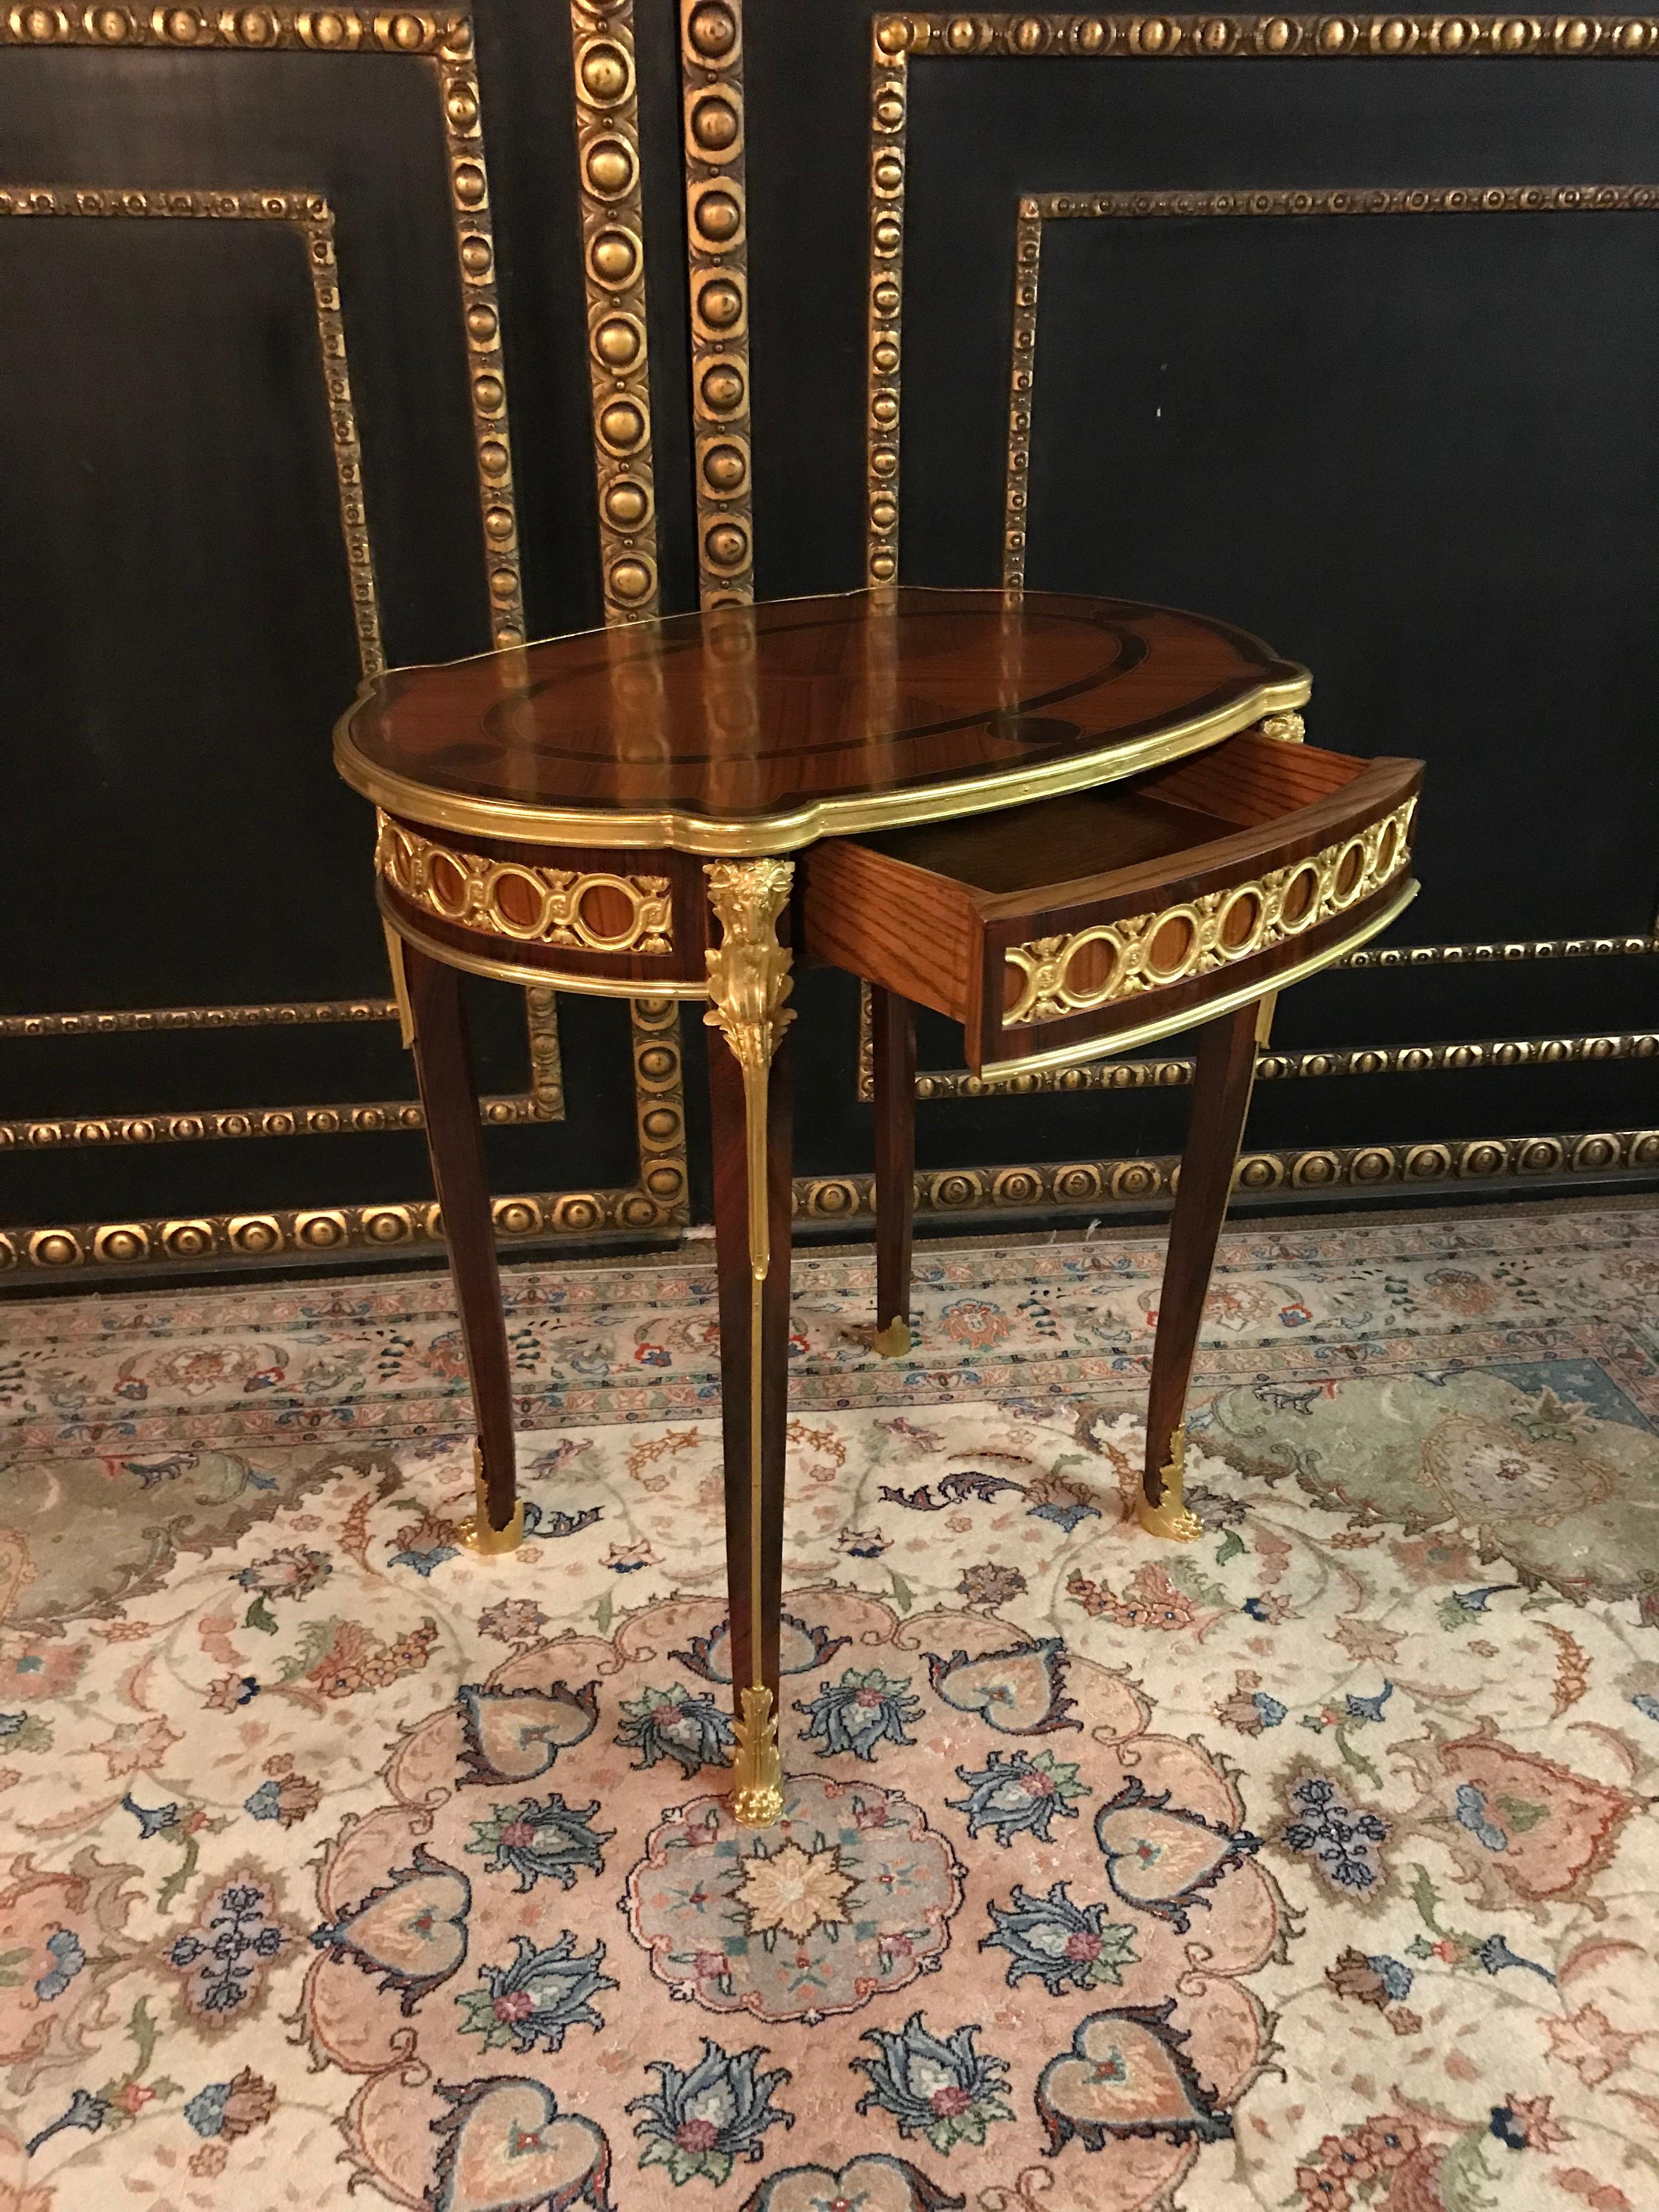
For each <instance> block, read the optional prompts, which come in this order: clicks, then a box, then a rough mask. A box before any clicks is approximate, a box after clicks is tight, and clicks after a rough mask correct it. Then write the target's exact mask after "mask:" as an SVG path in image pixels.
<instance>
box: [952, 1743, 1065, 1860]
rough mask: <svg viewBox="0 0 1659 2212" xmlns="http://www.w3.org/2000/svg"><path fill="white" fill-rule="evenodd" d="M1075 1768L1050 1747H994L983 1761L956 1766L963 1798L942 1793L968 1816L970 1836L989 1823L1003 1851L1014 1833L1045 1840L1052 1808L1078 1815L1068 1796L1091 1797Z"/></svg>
mask: <svg viewBox="0 0 1659 2212" xmlns="http://www.w3.org/2000/svg"><path fill="white" fill-rule="evenodd" d="M1079 1771H1080V1770H1079V1768H1078V1767H1077V1766H1076V1765H1070V1764H1068V1763H1067V1762H1066V1760H1064V1759H1056V1758H1055V1757H1054V1753H1052V1752H1050V1751H1039V1752H1036V1753H1030V1752H1025V1751H1013V1752H1001V1751H994V1752H993V1753H991V1754H990V1757H989V1759H987V1763H986V1764H985V1765H983V1766H978V1767H968V1766H959V1767H957V1780H958V1781H961V1782H964V1783H966V1784H967V1785H968V1795H967V1796H965V1797H947V1798H946V1799H945V1803H946V1804H947V1805H948V1806H949V1807H950V1808H951V1811H952V1812H953V1813H965V1814H967V1815H968V1835H969V1840H970V1841H971V1840H972V1839H973V1838H975V1837H976V1836H977V1835H979V1834H980V1832H981V1830H983V1829H986V1828H989V1829H990V1830H991V1832H993V1834H994V1836H995V1837H996V1839H997V1841H998V1843H999V1844H1001V1846H1002V1848H1003V1849H1004V1850H1007V1849H1008V1848H1009V1846H1010V1845H1011V1844H1012V1842H1013V1839H1014V1838H1015V1837H1016V1836H1022V1835H1030V1836H1036V1837H1039V1838H1041V1839H1042V1842H1044V1843H1045V1844H1046V1843H1047V1842H1048V1832H1049V1830H1050V1829H1051V1828H1052V1826H1054V1815H1055V1814H1057V1813H1058V1814H1062V1815H1063V1816H1064V1818H1065V1819H1066V1820H1076V1818H1077V1817H1078V1815H1077V1808H1076V1807H1075V1805H1073V1802H1072V1800H1073V1798H1074V1797H1089V1796H1093V1794H1094V1792H1093V1790H1092V1789H1091V1786H1090V1784H1088V1783H1086V1782H1080V1781H1079V1779H1078V1776H1079Z"/></svg>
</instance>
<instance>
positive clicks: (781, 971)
mask: <svg viewBox="0 0 1659 2212" xmlns="http://www.w3.org/2000/svg"><path fill="white" fill-rule="evenodd" d="M707 872H708V896H709V901H710V903H711V904H712V905H713V907H714V913H715V915H716V918H717V919H718V920H719V921H720V927H721V932H722V938H721V943H720V950H719V951H717V952H711V953H710V954H709V955H708V995H709V1000H710V1004H709V1006H708V1012H707V1013H706V1014H705V1015H704V1017H703V1018H704V1020H705V1021H706V1022H707V1023H708V1025H709V1027H710V1029H711V1030H714V1031H716V1032H717V1034H716V1035H715V1036H711V1037H710V1039H709V1041H708V1043H709V1051H708V1059H709V1068H708V1073H709V1097H710V1105H711V1109H712V1114H713V1121H714V1230H715V1237H716V1240H717V1255H718V1261H719V1271H720V1397H721V1408H722V1416H721V1421H722V1437H723V1441H724V1445H725V1464H726V1582H727V1589H728V1593H729V1602H730V1607H731V1650H732V1692H733V1698H734V1703H735V1707H736V1714H737V1733H738V1749H737V1755H736V1757H735V1759H734V1760H733V1762H732V1810H733V1812H734V1814H735V1815H736V1817H737V1819H738V1821H739V1822H740V1823H741V1825H742V1826H744V1827H751V1828H765V1827H769V1826H771V1825H772V1823H773V1822H774V1821H775V1820H777V1819H778V1817H779V1816H780V1814H781V1813H782V1811H783V1774H782V1762H781V1757H780V1753H779V1748H778V1634H779V1613H780V1610H781V1604H782V1584H783V1504H784V1448H785V1430H786V1426H787V1419H788V1410H787V1401H788V1389H789V1210H790V1167H791V1114H790V1105H791V1096H790V1079H789V1065H788V1056H787V1049H783V1050H781V1049H780V1048H781V1044H782V1041H783V1036H784V1032H785V1030H786V1029H787V1026H788V1024H789V1023H790V1022H791V1021H793V1018H794V1016H793V1013H791V1012H789V1010H788V1008H787V1006H785V1003H784V1002H785V1000H787V997H788V995H789V990H790V975H789V954H788V952H787V950H786V949H785V947H784V946H782V945H780V943H779V942H778V938H777V922H778V917H779V915H781V913H782V911H783V909H784V907H785V905H786V904H787V900H788V896H789V884H790V878H791V877H792V876H793V872H794V871H793V867H792V866H791V865H790V863H789V862H788V861H787V860H752V861H733V862H726V861H721V862H718V863H716V864H714V865H712V866H709V867H708V871H707Z"/></svg>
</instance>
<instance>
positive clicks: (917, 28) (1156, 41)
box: [871, 9, 1659, 67]
mask: <svg viewBox="0 0 1659 2212" xmlns="http://www.w3.org/2000/svg"><path fill="white" fill-rule="evenodd" d="M871 44H872V50H873V52H874V54H875V56H876V57H877V59H878V63H879V64H884V65H886V66H889V67H890V66H892V65H894V64H900V65H901V66H902V63H903V61H904V59H905V58H912V57H913V58H926V59H927V60H930V61H951V60H963V61H965V60H971V59H973V58H975V57H981V58H982V57H985V56H993V57H995V58H1000V59H1003V60H1008V61H1028V60H1036V59H1037V58H1042V57H1047V58H1050V59H1056V58H1064V59H1072V60H1077V61H1107V60H1119V61H1124V60H1137V61H1142V60H1145V61H1156V60H1170V59H1182V58H1189V57H1196V58H1200V59H1205V60H1233V61H1243V60H1249V59H1252V58H1256V57H1263V58H1269V59H1275V60H1291V59H1294V60H1316V61H1330V60H1336V59H1339V58H1340V59H1346V60H1369V59H1376V60H1403V59H1406V58H1416V59H1419V60H1423V59H1428V58H1433V59H1443V60H1451V59H1455V58H1462V57H1467V56H1470V55H1474V54H1483V55H1485V56H1486V57H1488V58H1496V59H1502V60H1510V59H1515V58H1521V57H1524V56H1528V55H1531V56H1534V57H1539V56H1542V57H1547V58H1554V59H1558V60H1563V61H1569V60H1587V59H1591V58H1596V59H1602V60H1621V61H1624V60H1633V59H1638V58H1642V59H1645V58H1650V57H1652V56H1653V55H1654V54H1655V53H1656V52H1659V21H1656V20H1655V18H1654V17H1653V16H1651V15H1603V16H1588V17H1587V16H1574V15H1545V16H1537V15H1473V14H1472V15H1382V14H1370V13H1356V14H1352V15H1255V16H1249V15H1246V16H1237V15H1232V16H1229V15H1186V14H1170V15H1133V14H1113V13H1105V12H1103V13H1101V14H1097V15H1078V14H1073V13H1070V12H1065V13H1061V12H1047V13H1043V14H1031V15H1025V14H1012V13H1003V12H990V13H987V14H983V15H960V14H957V13H955V12H948V13H947V12H945V11H943V10H933V9H909V10H886V9H878V11H876V13H875V14H874V15H872V18H871Z"/></svg>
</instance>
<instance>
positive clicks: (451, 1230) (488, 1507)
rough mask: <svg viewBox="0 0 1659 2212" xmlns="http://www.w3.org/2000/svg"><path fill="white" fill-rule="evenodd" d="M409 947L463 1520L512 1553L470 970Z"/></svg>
mask: <svg viewBox="0 0 1659 2212" xmlns="http://www.w3.org/2000/svg"><path fill="white" fill-rule="evenodd" d="M401 949H402V954H403V969H404V981H405V985H406V987H407V991H408V996H409V1005H410V1015H411V1018H412V1026H413V1030H414V1036H413V1039H412V1043H413V1048H414V1053H415V1069H416V1075H417V1076H418V1077H419V1079H420V1086H421V1104H422V1109H424V1111H425V1114H426V1141H427V1149H428V1152H429V1153H430V1155H431V1158H432V1179H433V1182H435V1185H436V1186H437V1192H438V1203H439V1205H440V1206H441V1207H442V1208H443V1219H444V1238H445V1241H446V1243H447V1245H448V1247H449V1271H450V1273H451V1275H452V1276H453V1279H454V1283H455V1297H456V1301H457V1303H458V1304H459V1307H460V1310H461V1338H462V1341H463V1343H464V1344H465V1347H466V1371H467V1376H468V1378H469V1380H470V1381H471V1386H472V1409H473V1416H474V1419H476V1421H477V1439H478V1440H477V1446H476V1447H475V1451H476V1457H475V1462H474V1480H475V1484H476V1487H477V1511H476V1512H474V1513H472V1514H471V1515H469V1516H468V1517H467V1519H466V1520H465V1521H464V1522H462V1524H461V1532H460V1534H461V1541H462V1542H463V1543H464V1544H465V1545H466V1546H467V1547H468V1548H469V1550H471V1551H474V1552H484V1553H490V1552H510V1551H513V1550H514V1549H515V1548H516V1547H517V1546H518V1545H520V1543H522V1541H524V1507H523V1504H521V1503H520V1500H519V1498H518V1494H517V1483H516V1480H515V1474H514V1450H513V1389H512V1383H511V1381H510V1379H509V1371H508V1367H507V1323H506V1321H505V1319H504V1317H503V1316H502V1313H501V1275H500V1272H499V1270H498V1268H497V1267H496V1263H495V1224H494V1222H493V1220H492V1219H491V1217H490V1211H489V1182H488V1179H487V1177H486V1174H485V1170H484V1156H483V1129H482V1128H481V1127H479V1123H478V1086H477V1080H476V1079H475V1078H474V1075H473V1072H472V1048H471V1038H470V1036H469V1035H468V1031H467V1023H466V1008H465V1005H464V1003H463V1001H462V998H461V976H460V973H459V969H454V968H451V967H450V966H448V965H447V963H445V962H443V961H441V960H434V959H433V958H431V957H430V956H429V955H428V954H427V953H424V952H421V951H416V948H415V947H414V946H413V945H403V946H402V948H401Z"/></svg>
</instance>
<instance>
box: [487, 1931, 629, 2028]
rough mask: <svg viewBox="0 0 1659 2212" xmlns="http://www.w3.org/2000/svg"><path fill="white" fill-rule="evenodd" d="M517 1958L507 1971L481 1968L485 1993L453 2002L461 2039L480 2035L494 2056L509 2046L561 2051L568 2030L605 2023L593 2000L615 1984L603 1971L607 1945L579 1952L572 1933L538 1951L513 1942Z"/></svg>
mask: <svg viewBox="0 0 1659 2212" xmlns="http://www.w3.org/2000/svg"><path fill="white" fill-rule="evenodd" d="M604 1963H605V1946H604V1944H603V1943H596V1944H595V1945H594V1946H593V1948H592V1950H591V1951H578V1950H577V1948H576V1939H575V1937H574V1936H573V1935H572V1934H571V1932H570V1930H569V1929H566V1930H565V1931H564V1933H563V1934H562V1936H560V1937H559V1938H558V1940H557V1942H554V1943H550V1944H549V1945H548V1946H547V1947H546V1948H545V1949H538V1948H537V1946H536V1945H535V1944H534V1943H532V1942H531V1941H530V1939H529V1937H528V1936H514V1937H513V1959H512V1960H511V1963H510V1964H508V1965H507V1966H480V1967H479V1969H478V1978H479V1980H480V1981H481V1982H482V1983H483V1988H482V1989H481V1990H462V1991H461V1993H460V1995H459V1996H458V1997H457V1998H456V2000H455V2002H456V2003H457V2004H458V2005H459V2008H460V2009H461V2013H462V2015H463V2018H462V2022H461V2033H462V2034H463V2035H480V2036H482V2037H483V2049H484V2050H486V2051H494V2050H495V2049H496V2047H497V2046H498V2045H501V2044H504V2043H510V2044H511V2045H513V2049H514V2050H515V2051H519V2052H520V2054H524V2053H526V2052H529V2051H533V2050H534V2049H535V2048H536V2045H538V2043H539V2044H541V2045H544V2047H545V2048H546V2049H547V2050H549V2051H557V2050H559V2049H560V2048H562V2045H563V2043H564V2039H565V2031H566V2030H567V2029H568V2028H571V2027H576V2026H577V2025H578V2024H580V2026H582V2027H604V2026H605V2022H604V2021H603V2020H601V2019H600V2017H599V2014H598V2013H597V2012H596V2011H595V2010H594V2009H593V2006H592V2002H591V2000H592V1998H593V1997H595V1996H598V1995H599V1991H600V1990H614V1989H615V1988H616V1987H617V1984H616V1983H615V1982H613V1981H612V1980H611V1977H610V1976H609V1974H604V1973H601V1972H600V1971H599V1969H600V1967H601V1966H603V1965H604Z"/></svg>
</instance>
